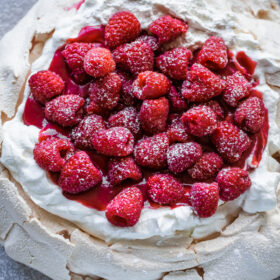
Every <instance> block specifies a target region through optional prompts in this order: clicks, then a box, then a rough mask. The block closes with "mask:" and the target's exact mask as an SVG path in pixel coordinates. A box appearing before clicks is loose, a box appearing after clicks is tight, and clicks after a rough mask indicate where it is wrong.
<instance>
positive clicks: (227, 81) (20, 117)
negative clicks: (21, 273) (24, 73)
mask: <svg viewBox="0 0 280 280" xmlns="http://www.w3.org/2000/svg"><path fill="white" fill-rule="evenodd" d="M117 2H118V1H116V3H115V2H114V3H113V4H112V7H114V8H113V10H111V9H108V11H110V12H111V11H112V13H110V14H106V16H105V18H106V20H105V18H102V19H101V18H100V19H96V18H95V21H93V23H91V21H90V16H89V15H92V13H95V12H96V13H100V14H103V13H102V12H101V10H99V9H100V7H98V4H96V3H94V2H93V1H85V3H84V4H82V5H81V6H80V5H79V9H78V11H77V12H76V11H73V10H70V11H69V13H70V14H71V13H72V14H75V20H76V21H77V23H76V24H69V18H70V15H67V13H66V12H65V11H64V12H65V17H64V18H63V19H62V20H61V23H56V25H55V29H56V31H55V33H54V34H53V35H50V37H49V39H48V40H47V41H46V42H44V49H43V50H42V53H41V54H40V55H39V56H38V59H37V60H36V61H35V62H34V63H33V64H32V70H31V71H32V73H31V75H30V77H29V79H28V84H29V86H26V88H25V92H24V94H23V101H22V102H21V105H20V106H19V108H18V109H17V114H16V116H15V117H14V118H13V119H12V120H9V121H7V122H5V124H4V126H3V136H4V137H3V143H2V153H1V163H2V164H3V165H4V166H5V167H6V168H7V169H8V170H9V172H10V173H11V175H12V177H10V180H16V181H17V182H18V183H19V184H20V186H18V188H21V187H23V190H24V192H26V194H27V195H28V196H29V197H30V198H31V200H33V201H34V202H35V204H37V205H38V206H40V207H41V208H43V209H45V210H46V211H47V212H48V214H44V215H45V216H46V217H53V216H52V215H51V214H50V213H52V214H54V215H56V216H60V217H61V218H64V219H66V220H68V221H67V222H66V221H65V222H64V220H61V221H63V222H61V223H62V226H61V224H60V225H59V227H62V228H67V230H65V229H64V230H60V231H56V233H55V234H57V235H58V236H60V237H59V238H61V239H62V240H63V241H62V242H66V243H67V245H65V247H67V248H68V249H69V251H71V250H72V249H70V248H74V249H73V251H72V252H75V250H76V249H75V248H77V246H81V245H82V244H83V242H82V241H80V242H78V244H77V243H76V242H75V241H74V238H75V232H77V234H78V236H79V237H80V236H82V235H83V234H82V233H81V231H80V230H79V229H78V228H76V229H75V227H77V226H78V227H79V228H80V229H83V230H84V231H85V232H87V233H84V237H85V238H87V237H86V236H90V235H91V236H93V237H89V238H91V239H90V240H92V241H91V242H92V243H91V242H89V243H88V242H87V244H89V245H88V246H89V248H91V249H89V251H90V252H91V253H92V254H96V253H97V252H98V250H99V249H98V248H95V249H96V250H94V249H92V247H91V245H93V246H97V243H96V242H101V243H100V244H99V245H100V250H103V249H104V248H103V247H104V246H105V247H106V244H107V243H109V244H113V245H112V246H110V248H109V249H108V248H106V250H109V251H108V254H109V256H110V254H111V251H110V250H112V252H115V251H117V252H118V253H117V255H116V257H117V256H118V257H120V258H121V259H122V260H123V262H124V267H125V268H124V269H121V272H120V273H119V275H118V276H115V275H114V272H113V271H114V268H113V266H114V265H116V263H117V261H116V260H111V259H110V260H108V263H109V264H108V266H109V267H108V271H106V269H105V267H104V266H102V265H101V266H100V268H97V267H96V266H95V265H94V266H93V268H92V269H91V270H90V269H88V268H87V265H85V266H83V265H81V263H80V262H81V261H82V259H84V258H85V257H81V256H80V257H77V259H75V261H73V262H71V257H70V259H69V260H70V261H68V257H66V256H65V255H63V257H62V260H63V259H64V260H67V264H68V267H71V268H70V271H71V272H73V273H76V274H82V275H87V276H90V277H94V276H98V277H103V278H105V279H121V278H122V277H123V275H125V277H127V275H130V274H129V273H131V275H132V276H131V277H132V278H133V277H134V278H135V279H161V278H163V279H169V278H170V279H173V278H174V279H176V277H177V276H176V273H175V274H174V273H169V272H170V271H178V273H179V274H178V273H177V274H178V275H180V273H181V274H184V273H185V275H188V274H189V273H193V274H194V275H197V277H200V276H199V275H200V274H201V272H200V271H199V270H197V271H196V270H188V271H187V272H183V271H182V270H185V269H189V268H193V267H199V268H201V267H203V269H205V272H204V277H205V274H207V268H208V266H209V265H211V261H210V259H207V260H205V261H203V260H199V259H197V258H196V257H195V255H196V254H198V253H197V252H198V251H197V249H196V248H198V247H199V245H200V244H201V246H203V244H210V243H211V240H212V239H211V238H212V237H211V236H212V234H217V233H220V236H217V237H215V238H214V239H213V242H218V243H219V242H220V241H221V239H223V238H224V237H225V236H226V235H227V231H230V230H231V229H232V230H233V228H232V227H234V225H236V226H237V227H238V226H239V227H240V226H241V225H242V224H244V227H242V229H241V231H240V232H236V233H234V231H233V233H232V234H230V233H228V234H229V235H228V236H231V238H229V239H228V245H227V246H229V245H230V244H235V242H234V240H235V239H236V240H239V241H238V242H241V240H240V238H241V236H242V235H243V232H244V231H245V232H248V231H250V230H252V232H255V231H256V232H258V230H256V227H254V226H253V228H252V229H251V226H250V222H249V220H250V219H257V220H258V219H259V223H261V224H263V226H264V227H265V223H267V221H268V220H269V219H270V223H271V227H270V226H268V228H269V229H270V230H271V231H272V232H274V233H275V232H276V231H277V230H276V229H275V227H276V226H275V222H274V221H273V219H275V220H278V219H279V216H278V215H277V210H273V209H275V207H276V202H277V195H276V188H277V185H278V182H279V178H280V176H279V173H278V172H277V171H278V163H277V161H276V159H275V158H276V156H277V151H278V148H279V147H280V145H279V143H278V140H277V139H276V137H277V134H278V133H279V128H278V125H277V120H276V117H277V116H276V110H277V108H276V106H275V104H276V103H277V102H278V94H277V91H278V82H277V81H278V80H277V77H278V76H277V69H279V63H278V62H277V59H276V55H275V53H274V50H275V47H274V46H272V47H271V46H266V47H265V48H264V49H263V50H261V51H260V50H259V49H258V47H257V46H258V44H260V43H263V41H261V42H260V41H258V40H257V39H255V38H254V37H253V36H252V35H250V34H249V35H248V34H247V33H246V32H245V33H244V32H242V28H245V27H244V22H242V21H241V20H240V18H239V19H236V18H234V17H233V18H232V22H229V23H227V24H225V23H224V27H229V25H230V24H232V26H231V27H230V28H225V29H223V28H221V29H220V28H219V24H221V23H219V24H217V25H215V28H216V29H215V30H216V33H217V34H215V36H210V34H208V32H209V30H210V29H211V28H210V26H209V22H207V21H206V22H205V23H204V21H203V20H202V21H201V23H200V24H203V23H204V24H203V26H204V25H205V27H203V30H204V32H201V30H199V28H197V27H196V25H195V24H194V22H195V18H196V15H195V13H194V11H193V10H191V11H192V12H190V15H189V16H184V15H183V14H182V13H181V12H180V10H178V8H176V7H175V6H174V5H173V4H172V3H165V4H164V5H166V7H169V9H171V10H172V11H173V12H170V11H169V12H168V11H160V9H159V7H158V4H157V3H150V4H148V3H147V4H145V5H143V4H141V3H137V4H136V3H133V4H132V2H130V1H127V4H128V7H130V9H131V10H129V9H128V10H129V11H121V10H120V9H119V8H117V7H118V4H117ZM98 3H99V2H98ZM201 3H203V5H205V8H206V10H207V9H209V10H211V9H213V7H215V5H214V4H213V3H208V4H206V2H203V1H201ZM99 4H100V5H101V6H106V7H107V5H108V4H107V2H106V1H105V2H104V3H103V2H102V3H101V2H100V3H99ZM192 5H193V6H192V7H193V9H196V8H197V7H195V5H196V4H192ZM243 5H245V4H243ZM151 6H152V7H154V8H155V9H159V10H158V12H157V13H156V14H153V15H152V14H150V12H149V11H151ZM179 6H180V7H181V8H182V9H183V10H184V9H186V6H185V4H183V3H182V5H179ZM135 7H139V8H143V9H144V8H145V9H147V11H148V12H147V13H148V14H149V16H147V15H146V16H144V15H143V14H141V12H140V11H139V12H137V9H136V10H135ZM115 9H116V10H115ZM216 9H217V11H216V13H217V14H219V16H221V17H222V15H221V14H220V10H219V9H218V8H217V7H216ZM224 9H225V10H227V11H228V13H229V14H228V15H227V16H232V15H234V14H235V9H236V7H235V6H234V5H233V6H231V5H229V7H224ZM264 9H265V10H266V11H267V13H268V15H270V16H274V17H275V19H277V22H278V20H279V18H278V17H277V15H275V14H274V12H275V11H276V10H277V7H276V5H275V6H273V4H272V3H271V5H270V6H269V7H268V8H267V7H264ZM140 10H141V9H140ZM102 11H103V10H102ZM64 12H61V13H64ZM116 12H117V13H116ZM104 13H105V12H104ZM106 13H107V11H106ZM138 13H139V14H138ZM231 13H232V14H231ZM244 13H245V14H246V13H247V11H246V12H244ZM200 18H201V19H202V16H198V18H197V19H200ZM222 18H223V17H222ZM226 18H227V17H226V16H224V20H226ZM241 19H243V18H242V16H241ZM250 19H251V20H252V21H254V20H255V19H254V17H253V16H251V17H250ZM243 20H244V21H245V19H243ZM142 21H143V23H142ZM267 21H268V22H269V23H270V21H269V20H267ZM95 22H96V23H102V24H104V25H106V26H105V27H104V26H92V25H94V24H95ZM256 22H258V20H256ZM277 22H276V23H275V24H276V26H278V25H277V24H278V23H277ZM65 23H67V24H65ZM107 23H108V24H107ZM271 24H272V23H271ZM239 27H242V28H241V31H240V30H239V29H238V28H239ZM80 29H81V30H80ZM74 30H75V32H74ZM124 30H126V32H124ZM237 30H238V31H239V32H237ZM147 32H148V33H147ZM251 32H252V31H251ZM77 34H78V35H77ZM147 34H148V35H147ZM246 34H247V35H246ZM76 35H77V36H76ZM211 35H212V34H211ZM258 35H259V34H258V33H257V34H255V36H256V37H257V38H258ZM75 36H76V37H75ZM242 36H245V37H244V38H247V37H246V36H248V38H247V39H246V40H247V41H246V40H245V39H244V38H243V37H242ZM114 38H116V40H115V39H114ZM260 38H261V37H260ZM244 40H245V41H246V42H248V46H247V44H243V45H242V42H243V41H244ZM259 40H261V39H259ZM252 42H254V44H253V43H252ZM4 43H5V42H4ZM78 44H79V45H78ZM271 44H272V43H271ZM244 46H246V47H244ZM241 50H242V51H243V50H245V51H246V52H245V51H243V52H242V51H241ZM268 54H269V56H268V57H269V58H267V55H268ZM254 60H257V62H258V65H256V62H255V61H254ZM154 61H155V62H156V63H155V64H154ZM264 61H265V62H264ZM47 69H48V70H47ZM255 70H256V72H255ZM42 71H43V72H42ZM275 73H276V74H275ZM269 79H270V80H269ZM62 81H63V82H62ZM268 81H269V82H268ZM271 81H272V82H271ZM275 81H276V82H275ZM271 83H272V85H273V87H271ZM46 87H47V89H48V90H46ZM42 88H43V90H42ZM16 96H18V93H17V94H16ZM13 100H14V99H13ZM9 102H11V101H9ZM11 104H12V103H11ZM14 105H15V103H14ZM267 110H268V111H267ZM252 112H253V113H254V114H251V113H252ZM11 114H12V113H11ZM34 148H35V149H34ZM33 150H34V155H33ZM272 156H274V157H272ZM54 161H55V162H54ZM23 162H24V164H22V163H23ZM3 170H5V169H4V167H3ZM3 176H5V172H3ZM5 192H6V191H5ZM5 192H4V193H5ZM24 195H25V194H23V192H22V193H21V195H20V196H24ZM219 198H220V200H219ZM29 203H31V202H29ZM36 207H37V206H34V209H37V208H36ZM32 209H33V208H32ZM38 211H43V210H41V209H40V210H38ZM243 211H245V212H243ZM266 211H271V212H266ZM259 212H262V213H261V214H258V213H259ZM246 213H249V214H246ZM264 216H267V217H266V218H264ZM270 217H271V218H270ZM55 219H58V218H55ZM246 220H247V222H246ZM69 222H73V223H74V224H76V225H77V226H73V225H71V224H69ZM65 223H66V224H67V226H66V225H65ZM55 224H56V223H55ZM269 225H270V224H269ZM47 227H50V228H56V227H57V225H56V226H55V225H53V226H52V225H49V226H47ZM69 228H71V229H69ZM249 229H250V230H249ZM80 233H81V235H80ZM61 235H62V236H64V237H61ZM67 236H68V238H67ZM273 236H274V235H273ZM97 238H98V239H97ZM256 238H258V237H257V236H256ZM275 238H276V237H275ZM99 239H100V240H104V241H97V240H99ZM202 239H204V240H205V241H203V240H202ZM193 240H195V241H196V242H198V243H197V244H198V245H194V244H195V243H192V241H193ZM201 240H202V241H201ZM204 242H205V243H204ZM207 242H208V243H207ZM236 242H237V241H236ZM246 242H247V243H249V241H246ZM162 243H163V244H162ZM218 243H213V244H214V245H213V246H214V247H215V248H217V247H218V245H217V244H218ZM270 243H272V241H270ZM215 244H216V245H215ZM223 244H224V245H225V244H226V243H223ZM239 244H240V243H239ZM71 246H73V247H71ZM209 246H210V245H209ZM236 246H238V244H236ZM186 247H188V249H185V248H186ZM194 247H196V248H194ZM101 248H103V249H101ZM129 248H133V249H132V255H133V256H135V257H136V258H135V259H134V261H135V263H139V262H140V263H141V265H140V266H141V267H143V269H140V270H144V271H146V270H145V268H146V269H148V272H147V274H145V272H141V271H140V270H139V269H138V268H136V269H134V268H132V266H133V262H131V261H129V258H126V257H124V256H125V255H126V254H128V251H127V250H129ZM148 248H153V249H155V254H153V255H152V256H151V257H148V256H147V252H148V251H147V250H148ZM171 248H173V249H171ZM193 248H194V249H193ZM208 248H210V247H207V246H206V247H205V249H201V250H202V254H203V253H206V252H207V250H208ZM261 249H262V248H261ZM104 250H105V249H104ZM138 250H139V253H138V252H137V251H138ZM173 250H175V251H177V252H178V254H176V255H173V253H172V251H173ZM182 250H183V251H184V252H182ZM225 250H226V247H224V248H223V249H222V251H223V252H225ZM271 250H272V249H271ZM185 251H186V252H185ZM267 251H269V250H268V249H267ZM157 252H158V253H157ZM270 252H272V251H270ZM91 253H89V252H88V251H87V253H86V254H87V255H90V254H91ZM162 253H163V254H166V255H165V256H164V257H163V258H161V260H162V264H163V263H164V262H166V263H167V264H168V265H166V267H165V268H164V266H161V265H160V268H159V269H157V270H154V269H153V268H152V266H149V265H148V262H149V261H152V263H154V264H155V262H156V258H157V256H158V255H157V254H162ZM181 253H182V255H180V254H181ZM188 253H190V254H191V255H192V256H191V255H190V257H189V258H190V259H189V261H187V260H186V256H187V255H186V254H188ZM65 254H66V253H65ZM272 254H273V258H276V257H275V256H277V253H276V252H274V251H273V252H272ZM95 256H96V255H95ZM183 256H184V257H183ZM252 256H254V253H252ZM127 257H129V254H128V256H127ZM181 257H183V259H182V260H180V258H181ZM139 258H140V259H141V260H139ZM166 258H167V260H169V261H166ZM170 258H171V259H172V260H171V259H170ZM211 258H214V259H215V260H216V263H215V264H214V265H213V266H212V267H211V269H212V270H215V269H216V267H218V266H217V262H219V261H221V260H219V261H218V259H219V258H218V257H217V258H216V257H211ZM94 259H96V257H94ZM175 260H176V261H175ZM195 260H196V261H195ZM174 261H175V262H178V263H177V264H178V266H177V264H175V263H174ZM247 264H248V265H249V262H247ZM130 266H131V268H129V267H130ZM38 267H39V266H38ZM57 267H59V266H57ZM149 267H150V268H149ZM167 267H168V268H167ZM40 269H41V268H40ZM211 269H209V270H208V271H211ZM41 270H42V269H41ZM128 271H129V272H128ZM180 271H181V272H180ZM229 271H230V270H229V269H228V270H227V273H229ZM264 271H265V272H267V271H270V272H271V273H270V275H271V276H272V277H274V276H275V277H276V276H278V275H277V273H278V271H277V268H276V269H271V268H269V267H265V268H264V269H263V270H262V273H263V274H262V275H264V273H265V272H264ZM44 272H45V273H47V272H46V271H45V270H44ZM164 272H167V273H169V274H170V275H166V276H165V275H163V274H162V273H164ZM61 273H62V272H61ZM199 273H200V274H199ZM209 273H210V272H209ZM49 275H51V276H52V277H53V278H58V276H57V275H56V274H55V273H54V274H50V273H49ZM236 275H240V274H236ZM259 275H261V273H260V274H259ZM259 275H258V276H259ZM267 275H268V274H267ZM73 277H74V276H73ZM116 277H119V278H116ZM168 277H169V278H168ZM172 277H173V278H172ZM179 277H180V276H179ZM207 277H210V276H207ZM68 278H69V276H68ZM58 279H59V278H58ZM209 279H210V278H209Z"/></svg>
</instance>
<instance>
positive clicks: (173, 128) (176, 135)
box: [167, 115, 191, 144]
mask: <svg viewBox="0 0 280 280" xmlns="http://www.w3.org/2000/svg"><path fill="white" fill-rule="evenodd" d="M171 116H172V115H171ZM167 135H168V138H169V142H170V144H172V143H176V142H182V143H185V142H188V141H190V140H191V137H190V135H189V134H188V133H187V130H186V128H185V126H184V124H183V123H182V121H181V119H180V117H179V115H175V116H174V118H173V119H172V120H171V124H170V125H169V126H168V129H167Z"/></svg>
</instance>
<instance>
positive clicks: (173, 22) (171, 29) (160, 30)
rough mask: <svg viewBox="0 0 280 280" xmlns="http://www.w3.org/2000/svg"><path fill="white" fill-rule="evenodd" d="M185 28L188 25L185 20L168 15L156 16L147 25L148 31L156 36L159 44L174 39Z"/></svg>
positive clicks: (185, 29)
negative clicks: (155, 18) (156, 17)
mask: <svg viewBox="0 0 280 280" xmlns="http://www.w3.org/2000/svg"><path fill="white" fill-rule="evenodd" d="M187 30H188V25H187V24H186V23H185V22H183V21H181V20H179V19H176V18H173V17H171V16H169V15H167V16H162V17H160V18H158V19H157V20H155V21H153V22H152V24H151V25H150V27H149V31H150V32H151V33H152V34H154V35H155V36H157V37H158V40H159V43H160V44H163V43H168V42H170V41H172V40H174V39H176V38H177V37H179V36H180V35H181V34H183V33H186V32H187Z"/></svg>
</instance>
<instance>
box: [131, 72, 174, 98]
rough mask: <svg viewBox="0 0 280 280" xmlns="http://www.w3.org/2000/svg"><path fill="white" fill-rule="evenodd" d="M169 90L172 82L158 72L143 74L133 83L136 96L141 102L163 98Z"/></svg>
mask: <svg viewBox="0 0 280 280" xmlns="http://www.w3.org/2000/svg"><path fill="white" fill-rule="evenodd" d="M169 89H170V81H169V80H168V79H167V78H166V77H165V76H164V75H163V74H160V73H157V72H151V71H146V72H142V73H140V74H139V75H138V77H137V79H136V80H135V81H134V83H133V93H134V96H135V97H136V98H138V99H141V100H144V99H152V98H158V97H161V96H163V95H165V94H166V93H167V92H168V91H169Z"/></svg>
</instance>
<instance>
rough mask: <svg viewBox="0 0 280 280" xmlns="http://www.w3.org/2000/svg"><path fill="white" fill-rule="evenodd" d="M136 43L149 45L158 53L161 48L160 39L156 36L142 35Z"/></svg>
mask: <svg viewBox="0 0 280 280" xmlns="http://www.w3.org/2000/svg"><path fill="white" fill-rule="evenodd" d="M136 42H144V43H147V44H148V45H149V46H150V47H151V49H152V50H153V51H156V50H158V48H159V42H158V39H157V38H156V37H154V36H149V35H142V36H140V37H138V38H137V40H136Z"/></svg>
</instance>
